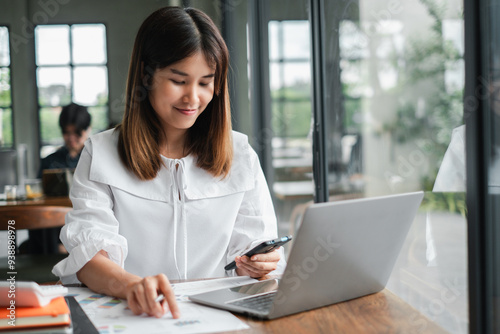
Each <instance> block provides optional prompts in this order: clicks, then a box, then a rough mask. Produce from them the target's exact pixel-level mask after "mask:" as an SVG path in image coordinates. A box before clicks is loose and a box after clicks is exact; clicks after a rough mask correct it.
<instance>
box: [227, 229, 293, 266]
mask: <svg viewBox="0 0 500 334" xmlns="http://www.w3.org/2000/svg"><path fill="white" fill-rule="evenodd" d="M290 240H292V236H291V235H288V236H286V237H281V238H277V239H274V240H268V241H264V242H261V243H260V244H258V245H257V246H255V247H254V248H252V249H251V250H249V251H248V252H246V253H245V254H244V255H246V256H248V257H251V256H252V255H255V254H264V253H269V252H272V251H273V250H275V249H276V248H278V247H280V246H283V245H284V244H286V243H287V242H289V241H290ZM234 268H236V262H234V261H233V262H231V263H230V264H228V265H227V266H225V267H224V269H225V270H231V269H234Z"/></svg>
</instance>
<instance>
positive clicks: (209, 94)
mask: <svg viewBox="0 0 500 334" xmlns="http://www.w3.org/2000/svg"><path fill="white" fill-rule="evenodd" d="M228 57H229V56H228V51H227V47H226V45H225V43H224V41H223V39H222V37H221V35H220V33H219V31H218V30H217V28H216V26H215V25H214V23H213V22H212V21H211V20H210V18H209V17H208V16H207V15H206V14H204V13H202V12H201V11H199V10H196V9H190V8H188V9H181V8H176V7H166V8H162V9H160V10H158V11H156V12H154V13H153V14H151V15H150V16H149V17H148V18H147V19H146V20H145V21H144V23H143V24H142V26H141V28H140V29H139V32H138V34H137V37H136V40H135V45H134V50H133V54H132V59H131V63H130V68H129V77H128V83H127V104H126V110H125V113H124V116H123V121H122V123H121V124H120V125H119V126H118V127H117V128H116V129H115V130H114V131H113V130H110V131H107V132H103V133H100V134H97V135H94V136H92V137H91V138H90V140H89V141H88V142H87V143H86V146H85V149H84V151H83V153H82V156H81V158H80V162H79V164H78V167H77V170H76V172H75V176H74V180H73V187H72V189H71V194H70V196H71V200H72V202H73V208H74V210H73V211H72V212H71V213H70V214H68V216H67V219H66V226H65V227H64V228H63V230H62V232H61V239H62V241H63V243H64V245H65V247H66V249H67V250H68V251H69V257H68V258H67V259H65V260H64V261H62V262H60V263H58V264H57V265H56V266H55V267H54V270H53V272H54V273H55V274H56V275H58V276H60V277H61V279H62V281H63V283H69V282H78V281H80V282H83V283H84V284H86V285H87V286H88V287H89V288H90V289H92V290H94V291H97V292H101V293H106V294H108V295H112V296H117V297H120V298H126V299H127V301H128V304H129V307H130V308H131V309H132V311H133V312H134V313H136V314H141V313H147V314H149V315H153V316H157V317H160V316H162V315H163V314H164V313H165V311H166V308H167V306H168V308H169V309H170V311H171V312H172V315H173V316H174V317H178V316H179V310H178V307H177V305H176V302H175V296H174V294H173V292H172V289H171V287H170V284H169V280H168V278H170V279H187V278H202V277H221V276H224V275H235V274H237V275H249V276H251V277H262V276H264V275H266V274H268V273H270V272H271V271H274V270H276V269H277V268H278V267H280V268H281V267H282V265H283V263H284V261H283V260H282V256H280V254H281V253H282V250H280V251H274V252H271V253H268V254H260V255H256V256H253V257H252V258H251V259H249V258H247V257H240V256H239V255H241V254H242V253H244V252H245V251H246V250H248V249H250V248H252V247H253V246H255V245H256V244H258V243H260V242H262V241H264V240H267V239H271V238H275V237H276V231H277V228H276V218H275V214H274V209H273V206H272V202H271V197H270V194H269V190H268V188H267V184H266V181H265V179H264V176H263V173H262V170H261V168H260V165H259V161H258V159H257V155H256V154H255V152H254V151H253V150H252V149H251V147H250V146H249V144H248V140H247V138H246V136H244V135H242V134H240V133H237V132H232V131H231V115H230V110H229V95H228V90H227V79H226V77H227V70H228ZM280 259H281V260H280ZM233 260H235V261H236V263H237V269H236V270H232V271H230V272H225V270H224V266H225V265H226V264H228V263H230V262H231V261H233ZM159 294H164V295H165V297H166V298H165V300H166V302H164V303H162V304H160V303H158V302H156V301H155V299H156V297H157V296H158V295H159ZM167 304H168V305H167Z"/></svg>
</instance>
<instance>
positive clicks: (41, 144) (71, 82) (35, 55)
mask: <svg viewBox="0 0 500 334" xmlns="http://www.w3.org/2000/svg"><path fill="white" fill-rule="evenodd" d="M97 24H100V25H103V26H104V29H105V38H106V40H105V42H106V43H105V46H104V47H105V51H106V61H105V62H103V63H99V64H92V63H79V64H74V60H73V42H72V29H71V28H72V27H73V26H82V25H97ZM40 26H68V28H69V36H68V37H69V39H68V43H69V57H70V59H69V63H68V64H50V65H38V64H37V63H36V57H37V54H36V52H37V51H36V41H35V38H36V37H35V36H34V40H33V41H34V52H35V54H34V59H35V64H34V65H35V69H34V77H35V80H36V83H35V87H36V91H35V94H36V105H37V118H38V137H39V146H40V147H39V150H40V151H41V149H42V147H44V146H50V145H52V144H51V143H47V142H44V141H43V138H42V122H41V117H40V111H41V109H42V108H58V107H63V106H64V104H62V105H58V106H42V105H40V96H39V87H38V82H37V81H38V74H37V73H38V69H39V68H56V67H69V69H70V79H71V80H70V103H72V102H74V93H73V88H74V69H75V68H79V67H80V68H82V67H83V68H85V67H105V68H106V76H107V91H108V98H107V102H106V103H105V104H102V105H101V104H96V105H92V106H88V105H85V106H86V107H88V108H89V109H91V108H94V107H101V108H106V121H107V124H108V126H109V124H110V99H109V92H110V81H109V57H108V55H109V52H108V51H109V50H108V48H109V43H108V40H109V38H108V37H109V36H108V26H107V25H106V23H104V22H83V23H82V22H78V23H47V24H38V25H36V26H35V29H34V31H35V30H36V28H37V27H40ZM91 126H92V125H91Z"/></svg>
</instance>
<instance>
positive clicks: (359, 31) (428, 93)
mask: <svg viewBox="0 0 500 334" xmlns="http://www.w3.org/2000/svg"><path fill="white" fill-rule="evenodd" d="M317 3H318V4H320V6H323V8H322V10H320V13H324V14H320V15H324V16H323V17H322V22H324V23H323V26H322V29H321V32H322V33H323V40H322V42H323V43H322V45H321V47H320V51H321V53H322V55H323V57H324V61H323V63H322V66H323V73H324V75H325V78H324V89H323V92H322V93H323V96H322V98H323V101H324V106H325V107H324V110H323V112H324V120H325V123H326V124H325V129H326V136H325V138H324V140H325V151H326V165H327V168H328V173H327V183H328V197H329V200H330V201H339V200H347V199H352V198H358V197H372V196H380V195H388V194H395V193H403V192H412V191H425V197H424V201H423V203H422V205H421V208H420V210H419V213H418V214H417V217H416V218H415V221H414V223H413V225H412V227H411V230H410V232H409V235H408V238H407V240H406V243H405V245H404V247H403V250H402V252H401V254H400V257H399V260H398V262H397V264H396V267H395V269H394V271H393V274H392V276H391V279H390V281H389V284H388V288H389V289H390V290H391V291H393V292H394V293H396V294H397V295H398V296H399V297H401V298H402V299H404V300H405V301H407V302H408V303H409V304H411V305H412V306H413V307H415V308H416V309H417V310H418V311H420V312H421V314H423V315H424V316H425V318H423V317H422V319H419V318H416V319H415V329H416V332H418V330H424V329H425V326H426V323H427V321H428V320H431V321H434V322H436V323H438V324H439V325H440V326H442V327H443V328H444V329H446V330H448V331H450V332H453V333H466V332H468V303H467V221H466V218H465V217H466V205H465V146H464V143H465V141H464V140H465V139H464V138H465V130H464V126H463V115H464V114H463V102H462V101H463V88H464V23H463V17H462V13H463V5H462V3H461V2H459V1H455V0H446V1H439V2H437V1H432V0H429V1H427V0H426V1H418V0H410V1H404V2H398V1H390V2H387V1H373V0H370V1H363V0H360V1H357V2H345V1H317ZM314 19H315V18H314V17H313V20H314Z"/></svg>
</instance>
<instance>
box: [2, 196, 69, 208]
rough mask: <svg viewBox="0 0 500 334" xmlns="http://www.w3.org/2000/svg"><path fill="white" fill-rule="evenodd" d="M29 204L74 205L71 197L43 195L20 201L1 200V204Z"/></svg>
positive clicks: (4, 205) (3, 205) (5, 205)
mask: <svg viewBox="0 0 500 334" xmlns="http://www.w3.org/2000/svg"><path fill="white" fill-rule="evenodd" d="M28 205H30V206H31V205H44V206H69V207H72V206H73V205H72V204H71V200H70V199H69V197H67V196H64V197H42V198H40V199H26V200H19V201H0V206H2V207H8V206H28Z"/></svg>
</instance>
